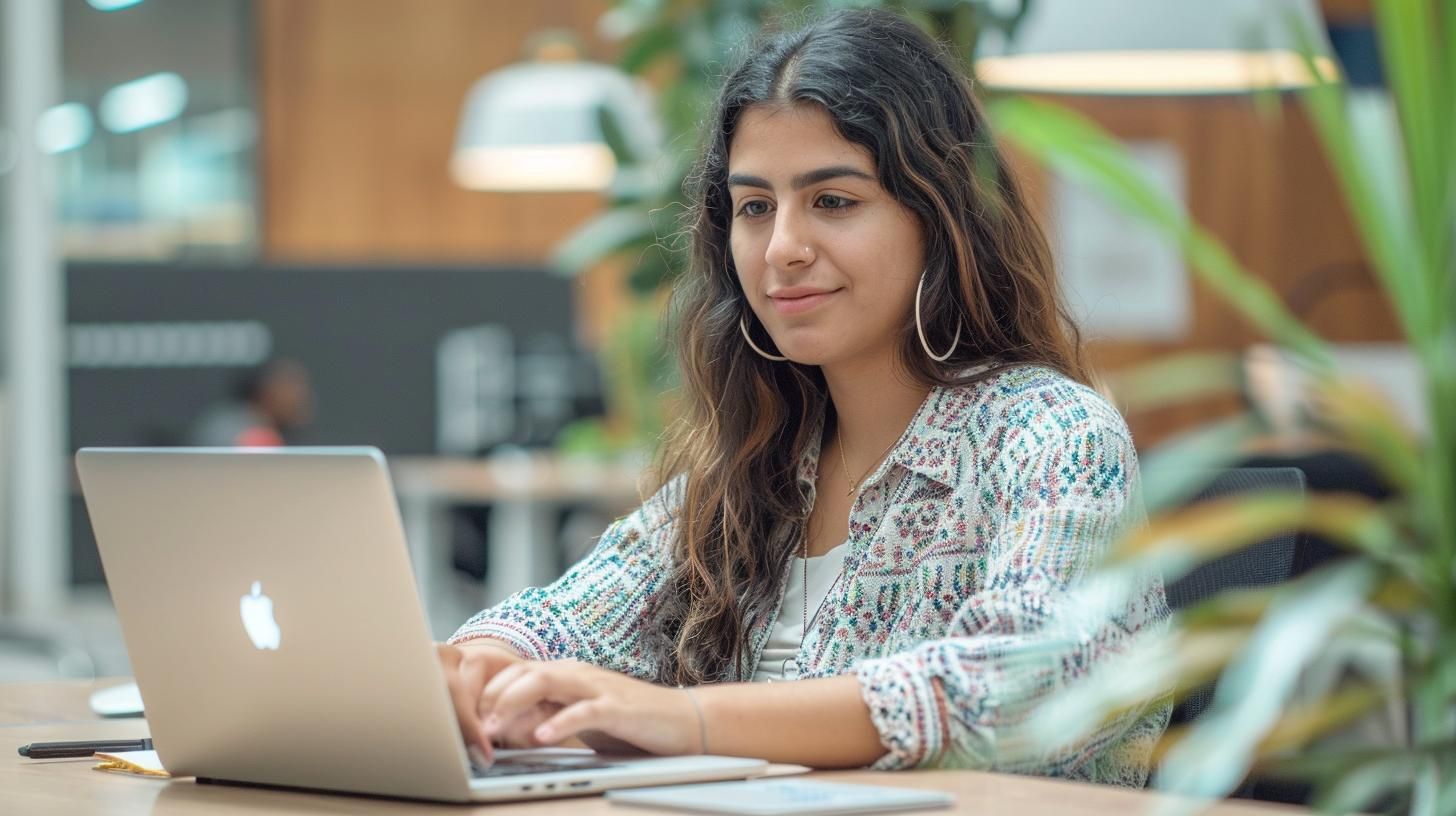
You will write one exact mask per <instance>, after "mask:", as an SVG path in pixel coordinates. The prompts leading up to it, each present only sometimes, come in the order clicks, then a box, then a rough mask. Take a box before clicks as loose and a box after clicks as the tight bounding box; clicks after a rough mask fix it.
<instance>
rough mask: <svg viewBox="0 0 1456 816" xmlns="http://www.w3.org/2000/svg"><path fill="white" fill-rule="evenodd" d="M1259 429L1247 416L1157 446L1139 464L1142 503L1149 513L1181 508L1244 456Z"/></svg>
mask: <svg viewBox="0 0 1456 816" xmlns="http://www.w3.org/2000/svg"><path fill="white" fill-rule="evenodd" d="M1258 431H1259V427H1258V425H1257V424H1256V423H1255V422H1254V421H1253V419H1252V418H1251V417H1249V416H1248V415H1241V416H1236V417H1233V418H1231V419H1227V420H1222V421H1219V422H1214V423H1210V424H1209V425H1206V426H1203V427H1201V428H1195V429H1193V430H1191V431H1187V432H1185V433H1183V434H1180V435H1178V436H1176V437H1174V438H1172V439H1169V440H1167V441H1165V442H1163V444H1161V445H1159V446H1158V447H1157V448H1156V449H1155V450H1153V451H1150V452H1148V453H1147V454H1145V455H1144V456H1143V457H1142V461H1141V463H1140V465H1139V470H1140V471H1141V484H1142V494H1143V505H1144V506H1145V507H1146V508H1147V510H1148V512H1149V513H1153V514H1156V513H1159V512H1162V511H1163V510H1166V509H1168V508H1170V507H1181V506H1182V505H1183V504H1185V503H1187V501H1188V500H1189V499H1190V498H1192V497H1193V496H1194V495H1195V494H1196V493H1198V491H1199V490H1201V489H1203V488H1204V487H1205V486H1207V485H1208V483H1209V482H1211V481H1213V478H1214V477H1215V476H1216V475H1217V474H1218V473H1219V472H1221V471H1222V470H1224V469H1225V468H1227V467H1229V466H1230V465H1232V464H1233V463H1235V462H1237V461H1239V460H1240V459H1242V458H1244V456H1245V453H1244V450H1245V448H1244V445H1245V443H1247V442H1248V441H1249V439H1251V438H1253V436H1254V435H1255V434H1256V433H1257V432H1258Z"/></svg>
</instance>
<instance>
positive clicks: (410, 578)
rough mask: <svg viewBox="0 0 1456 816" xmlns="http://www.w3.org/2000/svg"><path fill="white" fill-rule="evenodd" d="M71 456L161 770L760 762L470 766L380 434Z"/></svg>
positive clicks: (479, 771)
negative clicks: (316, 444)
mask: <svg viewBox="0 0 1456 816" xmlns="http://www.w3.org/2000/svg"><path fill="white" fill-rule="evenodd" d="M76 465H77V469H78V471H79V473H80V477H81V486H82V492H83V494H84V496H85V499H86V506H87V510H88V512H89V513H90V516H91V523H92V527H93V528H94V529H95V532H96V540H97V544H98V546H99V549H100V552H101V560H102V565H103V567H104V568H105V570H106V579H107V583H108V585H109V587H110V589H111V594H112V598H113V600H114V601H115V604H116V612H117V617H118V619H119V620H120V622H121V628H122V635H123V637H124V638H125V640H126V645H127V651H128V653H129V655H130V657H131V662H132V667H133V669H134V671H135V673H136V680H137V684H138V686H139V687H140V689H141V693H142V695H143V696H144V697H145V698H146V714H147V721H148V725H149V726H150V729H151V733H152V737H153V740H154V742H155V744H156V750H157V755H158V758H159V760H160V762H161V764H162V766H163V767H165V768H166V770H167V771H168V772H169V773H170V774H171V775H172V776H196V777H199V778H206V779H216V780H227V781H235V782H243V783H256V784H267V785H283V786H292V787H301V788H312V789H322V790H333V791H344V792H350V793H367V794H378V795H385V796H398V797H408V798H418V799H434V800H441V801H481V800H495V799H526V798H544V797H554V796H564V795H576V794H583V793H592V792H597V791H602V790H608V789H612V788H623V787H634V786H643V785H660V784H673V783H679V782H699V781H710V780H719V779H742V778H747V777H753V776H757V775H759V774H761V773H762V772H763V771H764V769H765V767H766V763H764V762H762V761H760V760H752V759H740V758H734V757H712V756H699V757H610V756H601V755H596V754H592V753H589V752H587V753H583V752H572V751H565V752H563V751H548V752H544V753H542V752H517V753H513V754H510V755H507V756H506V757H505V758H504V759H502V760H500V761H497V762H496V763H495V764H494V765H492V766H491V767H490V768H476V767H472V764H471V762H470V761H469V759H468V757H467V754H466V751H465V747H464V743H463V741H462V740H461V737H460V734H459V729H458V726H457V724H456V720H455V714H454V711H453V708H452V707H451V703H450V699H449V695H448V694H447V692H446V688H445V679H444V675H443V672H442V669H441V668H440V665H439V662H438V658H437V657H436V655H435V650H434V646H433V644H432V643H431V640H430V636H429V630H428V627H427V624H426V621H425V615H424V611H423V608H422V606H421V603H420V599H419V595H418V593H417V591H416V589H415V583H414V575H413V572H412V570H411V569H410V563H409V556H408V552H407V549H406V546H405V539H404V533H403V529H402V526H401V524H400V518H399V511H398V505H397V504H396V501H395V497H394V491H393V489H392V487H391V485H390V481H389V475H388V472H387V470H386V468H385V464H384V458H383V456H382V455H381V454H380V453H379V451H378V450H375V449H373V448H312V449H308V448H295V449H274V450H261V449H250V450H232V449H185V448H171V449H89V448H88V449H84V450H82V451H81V452H80V453H78V454H77V456H76Z"/></svg>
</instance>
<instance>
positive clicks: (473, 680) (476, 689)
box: [436, 644, 491, 759]
mask: <svg viewBox="0 0 1456 816" xmlns="http://www.w3.org/2000/svg"><path fill="white" fill-rule="evenodd" d="M436 653H437V654H438V655H439V657H440V662H441V666H442V667H443V668H444V670H445V686H446V687H447V688H448V689H449V691H450V702H451V703H452V704H453V706H454V708H455V719H456V721H457V722H458V723H459V725H460V734H461V736H462V737H464V739H465V741H466V743H467V744H470V745H476V746H479V747H480V749H481V750H482V751H484V752H485V756H486V758H487V759H489V758H490V756H491V749H490V738H489V736H487V735H486V733H485V729H484V728H483V727H482V726H481V722H480V716H479V714H478V713H477V712H476V705H475V704H476V701H477V700H478V699H479V698H480V690H481V689H482V688H484V687H485V683H486V680H487V679H488V678H487V676H486V670H487V667H486V665H485V664H484V663H483V662H482V661H475V660H466V659H464V655H463V653H462V652H461V651H460V650H459V649H457V648H455V647H454V646H447V645H445V644H439V645H438V646H437V647H436Z"/></svg>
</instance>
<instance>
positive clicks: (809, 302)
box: [769, 289, 839, 315]
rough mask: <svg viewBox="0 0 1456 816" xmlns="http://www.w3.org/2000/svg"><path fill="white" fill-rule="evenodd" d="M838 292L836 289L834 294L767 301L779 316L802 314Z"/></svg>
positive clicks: (817, 293) (820, 293) (818, 293)
mask: <svg viewBox="0 0 1456 816" xmlns="http://www.w3.org/2000/svg"><path fill="white" fill-rule="evenodd" d="M838 291H839V290H838V289H836V290H834V292H816V293H815V294H812V295H804V296H803V297H771V298H769V301H770V302H772V303H773V307H774V311H777V312H778V313H779V314H785V315H796V314H803V313H804V312H807V311H809V310H810V309H813V308H816V307H817V306H819V304H821V303H823V302H824V301H826V300H828V299H829V298H830V297H831V296H833V295H834V294H835V293H836V292H838Z"/></svg>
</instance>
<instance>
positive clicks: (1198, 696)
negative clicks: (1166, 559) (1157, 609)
mask: <svg viewBox="0 0 1456 816" xmlns="http://www.w3.org/2000/svg"><path fill="white" fill-rule="evenodd" d="M1305 488H1306V483H1305V478H1304V472H1303V471H1301V470H1300V469H1299V468H1292V467H1279V468H1234V469H1232V470H1227V471H1224V472H1222V473H1220V474H1219V475H1218V476H1217V477H1216V478H1215V479H1214V480H1213V481H1212V482H1210V483H1209V484H1208V485H1207V486H1206V487H1204V488H1203V490H1201V491H1200V492H1199V493H1198V494H1197V495H1196V496H1194V497H1193V499H1192V500H1191V501H1189V504H1190V505H1192V504H1198V503H1200V502H1205V501H1209V500H1212V499H1222V498H1228V497H1230V496H1238V495H1242V494H1249V493H1261V492H1266V491H1274V490H1278V491H1283V492H1288V491H1295V492H1299V493H1303V492H1304V491H1305ZM1298 542H1299V534H1298V533H1297V532H1296V531H1294V530H1290V531H1287V532H1283V533H1279V534H1278V535H1274V536H1271V537H1269V538H1266V539H1264V540H1263V541H1259V542H1256V543H1254V544H1251V545H1249V546H1247V547H1245V548H1243V549H1241V550H1237V551H1235V552H1231V553H1228V554H1227V555H1224V556H1221V557H1219V558H1216V559H1214V560H1212V561H1209V562H1207V563H1204V564H1202V565H1200V566H1198V567H1197V568H1195V569H1194V570H1193V571H1192V572H1190V573H1188V574H1187V575H1185V576H1183V577H1182V578H1179V579H1178V580H1176V581H1174V582H1172V583H1170V584H1168V586H1167V587H1166V591H1167V594H1168V606H1169V607H1170V608H1171V609H1172V610H1173V611H1175V612H1177V611H1179V610H1182V609H1187V608H1188V607H1191V606H1194V605H1196V604H1197V603H1199V602H1200V601H1204V600H1207V599H1208V598H1212V597H1213V596H1215V595H1217V594H1219V593H1220V592H1224V591H1226V590H1230V589H1250V588H1255V587H1267V586H1273V585H1275V584H1279V583H1282V582H1284V581H1287V580H1289V578H1290V577H1292V572H1293V569H1294V557H1295V551H1296V548H1297V545H1298ZM1213 690H1214V684H1213V683H1207V684H1205V685H1203V686H1202V687H1200V688H1198V689H1195V690H1194V691H1193V692H1192V693H1191V694H1189V695H1188V696H1187V697H1185V698H1184V699H1183V700H1182V701H1181V702H1180V703H1178V705H1176V706H1175V707H1174V708H1173V716H1172V720H1171V722H1170V723H1169V725H1170V727H1171V726H1177V725H1186V724H1188V723H1190V722H1192V721H1194V720H1196V719H1198V717H1199V716H1201V715H1202V714H1203V712H1204V711H1205V710H1206V709H1207V708H1208V705H1209V703H1210V702H1212V701H1213ZM1233 795H1234V796H1235V797H1239V798H1248V799H1262V800H1268V801H1276V802H1292V803H1302V802H1304V801H1305V799H1306V798H1307V797H1308V795H1309V790H1308V787H1307V786H1305V785H1302V784H1300V783H1297V782H1289V781H1285V780H1276V779H1264V778H1259V777H1250V778H1249V779H1247V780H1245V781H1244V783H1243V784H1242V785H1241V786H1240V787H1239V788H1238V789H1237V790H1236V791H1235V792H1234V794H1233Z"/></svg>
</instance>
